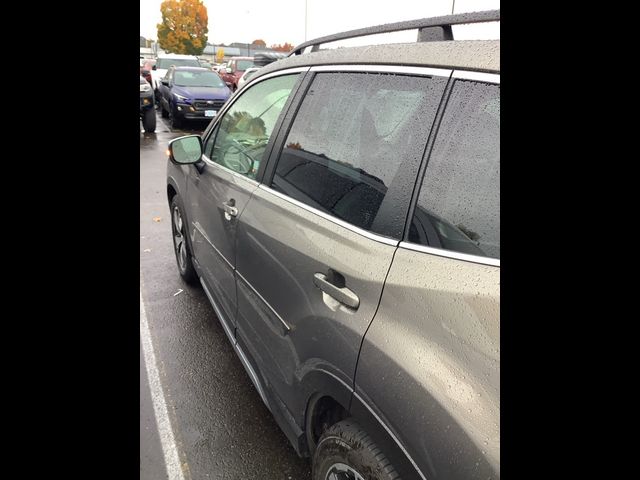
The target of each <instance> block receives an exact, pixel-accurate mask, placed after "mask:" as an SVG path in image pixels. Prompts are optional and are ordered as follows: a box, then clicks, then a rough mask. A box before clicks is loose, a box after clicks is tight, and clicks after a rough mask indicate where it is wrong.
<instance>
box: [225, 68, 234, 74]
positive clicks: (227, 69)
mask: <svg viewBox="0 0 640 480" xmlns="http://www.w3.org/2000/svg"><path fill="white" fill-rule="evenodd" d="M225 70H226V72H227V73H233V70H231V69H230V68H229V67H227V68H225Z"/></svg>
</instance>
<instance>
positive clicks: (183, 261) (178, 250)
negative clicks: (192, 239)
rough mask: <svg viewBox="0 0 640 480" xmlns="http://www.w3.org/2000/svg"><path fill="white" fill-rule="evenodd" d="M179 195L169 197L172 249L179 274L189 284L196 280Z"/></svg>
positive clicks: (193, 283) (194, 282)
mask: <svg viewBox="0 0 640 480" xmlns="http://www.w3.org/2000/svg"><path fill="white" fill-rule="evenodd" d="M184 218H185V217H184V215H183V211H182V206H181V205H180V197H178V195H175V196H174V197H173V198H172V199H171V232H172V233H173V249H174V252H175V254H176V261H177V262H178V271H179V272H180V276H181V277H182V278H183V279H184V281H185V282H187V283H188V284H189V285H195V284H196V283H197V281H198V276H197V275H196V270H195V268H193V263H192V262H191V250H190V249H189V243H188V242H187V225H186V222H185V220H184Z"/></svg>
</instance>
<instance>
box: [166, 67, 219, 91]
mask: <svg viewBox="0 0 640 480" xmlns="http://www.w3.org/2000/svg"><path fill="white" fill-rule="evenodd" d="M175 84H176V85H178V86H179V87H216V88H222V87H224V86H225V85H224V82H223V81H222V79H221V78H220V76H219V75H218V74H216V73H213V72H209V71H199V72H189V71H180V70H176V73H175Z"/></svg>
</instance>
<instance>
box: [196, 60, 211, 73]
mask: <svg viewBox="0 0 640 480" xmlns="http://www.w3.org/2000/svg"><path fill="white" fill-rule="evenodd" d="M198 62H199V63H200V66H201V67H202V68H206V69H207V70H213V65H211V63H210V62H209V61H208V60H205V59H204V58H199V59H198Z"/></svg>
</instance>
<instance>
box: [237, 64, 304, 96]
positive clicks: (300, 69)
mask: <svg viewBox="0 0 640 480" xmlns="http://www.w3.org/2000/svg"><path fill="white" fill-rule="evenodd" d="M310 68H311V67H293V68H287V69H286V70H278V71H275V72H271V73H267V74H265V75H263V76H261V77H255V76H254V77H252V78H250V79H249V80H248V81H247V83H245V84H244V85H243V86H242V88H241V89H240V90H237V91H236V92H235V94H234V96H236V95H237V94H238V93H240V92H242V91H243V90H246V89H247V88H249V85H253V84H254V83H258V82H259V81H261V80H265V79H267V78H272V77H277V76H280V75H287V74H290V73H305V72H308V71H309V69H310ZM258 71H260V70H258ZM254 75H255V74H254Z"/></svg>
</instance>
